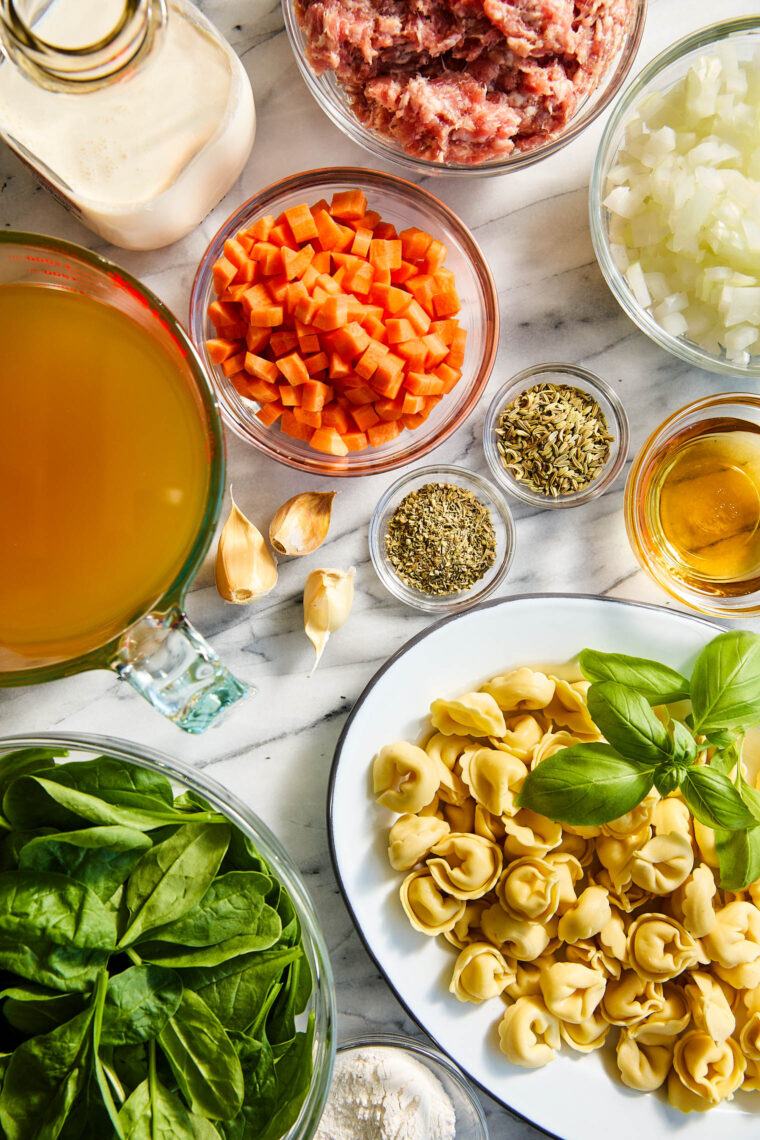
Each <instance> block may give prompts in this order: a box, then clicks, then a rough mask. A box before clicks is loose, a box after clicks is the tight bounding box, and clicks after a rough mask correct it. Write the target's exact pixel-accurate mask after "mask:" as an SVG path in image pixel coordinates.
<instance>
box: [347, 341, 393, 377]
mask: <svg viewBox="0 0 760 1140" xmlns="http://www.w3.org/2000/svg"><path fill="white" fill-rule="evenodd" d="M387 352H388V349H387V347H386V346H385V345H384V344H380V342H379V341H377V340H371V341H370V342H369V344H368V345H367V347H366V348H365V350H364V352H363V353H362V355H361V356H360V357H359V359H358V360H357V362H356V364H355V365H354V371H355V372H357V373H358V374H359V375H360V376H362V377H363V378H364V379H365V380H369V379H370V377H371V376H372V375H373V374H374V372H375V369H376V368H377V366H378V364H379V363H380V361H381V360H382V358H383V357H384V356H385V354H386V353H387Z"/></svg>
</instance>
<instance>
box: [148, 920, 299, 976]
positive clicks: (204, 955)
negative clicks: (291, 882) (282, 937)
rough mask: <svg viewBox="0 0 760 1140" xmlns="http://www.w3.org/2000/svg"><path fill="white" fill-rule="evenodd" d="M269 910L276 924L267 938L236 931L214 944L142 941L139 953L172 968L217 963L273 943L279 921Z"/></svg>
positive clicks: (257, 934) (215, 964)
mask: <svg viewBox="0 0 760 1140" xmlns="http://www.w3.org/2000/svg"><path fill="white" fill-rule="evenodd" d="M267 910H269V908H267ZM270 913H271V914H272V915H273V920H274V922H276V927H275V926H274V925H272V926H271V933H270V934H269V935H267V936H266V937H262V935H260V934H259V933H253V934H238V935H237V937H235V938H226V939H225V940H224V941H223V942H217V944H216V946H178V945H177V944H176V943H174V942H141V943H140V944H139V950H140V956H141V957H142V958H144V959H145V961H146V962H155V963H157V964H160V965H162V966H172V967H174V968H175V969H180V968H182V969H188V968H190V967H194V966H219V965H221V964H222V963H223V962H227V961H228V960H229V959H230V958H237V957H239V956H240V955H241V954H250V953H251V952H252V951H254V950H261V949H262V945H264V946H272V945H274V943H275V942H277V932H278V931H279V929H280V920H279V919H278V918H277V915H276V914H275V913H274V911H271V912H270Z"/></svg>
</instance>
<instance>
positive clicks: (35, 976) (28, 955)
mask: <svg viewBox="0 0 760 1140" xmlns="http://www.w3.org/2000/svg"><path fill="white" fill-rule="evenodd" d="M108 956H109V952H108V951H107V950H76V949H71V948H70V947H68V946H57V945H55V944H54V943H51V942H50V941H49V939H48V938H47V937H46V936H45V935H44V934H43V935H40V936H39V937H36V938H32V937H27V938H26V939H25V941H24V942H23V943H22V942H19V941H18V939H17V938H15V937H14V938H12V939H10V940H9V941H5V940H3V939H1V938H0V968H2V969H5V970H13V971H14V973H16V974H19V975H20V976H21V977H22V978H26V979H27V980H28V981H31V982H38V983H39V984H40V985H43V986H49V987H50V988H51V989H54V990H58V991H59V992H63V993H68V992H73V993H84V992H85V991H86V990H89V989H90V987H91V986H92V985H93V983H94V981H95V979H96V978H97V976H98V974H99V973H100V971H101V970H102V969H103V967H104V966H105V965H106V963H107V961H108Z"/></svg>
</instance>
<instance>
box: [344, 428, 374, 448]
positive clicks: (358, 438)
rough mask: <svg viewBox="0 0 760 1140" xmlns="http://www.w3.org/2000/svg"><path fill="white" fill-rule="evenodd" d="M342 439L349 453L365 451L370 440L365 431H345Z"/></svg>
mask: <svg viewBox="0 0 760 1140" xmlns="http://www.w3.org/2000/svg"><path fill="white" fill-rule="evenodd" d="M342 439H343V442H344V443H345V445H346V447H347V448H348V450H349V451H364V448H365V447H368V446H369V440H368V439H367V436H366V433H365V432H363V431H344V432H343V436H342Z"/></svg>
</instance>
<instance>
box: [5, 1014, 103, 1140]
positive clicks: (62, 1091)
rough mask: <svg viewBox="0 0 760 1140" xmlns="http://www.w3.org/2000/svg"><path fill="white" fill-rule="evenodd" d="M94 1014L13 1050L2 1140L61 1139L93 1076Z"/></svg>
mask: <svg viewBox="0 0 760 1140" xmlns="http://www.w3.org/2000/svg"><path fill="white" fill-rule="evenodd" d="M91 1021H92V1010H85V1011H84V1013H80V1014H79V1015H78V1016H77V1017H75V1018H73V1020H71V1021H67V1022H66V1023H65V1024H64V1025H61V1026H59V1027H58V1028H57V1029H54V1030H53V1031H52V1032H51V1033H46V1034H45V1035H44V1036H42V1037H32V1038H30V1040H29V1041H25V1042H24V1043H23V1044H22V1045H19V1046H18V1048H17V1049H16V1050H15V1051H14V1053H13V1054H12V1056H11V1059H10V1062H9V1063H8V1068H7V1070H6V1073H5V1079H4V1080H3V1087H2V1091H1V1092H0V1134H2V1136H3V1138H4V1140H45V1138H48V1137H50V1138H53V1137H57V1136H58V1134H59V1132H60V1131H61V1128H62V1126H63V1123H64V1121H65V1120H66V1117H67V1115H68V1113H69V1110H70V1109H71V1106H72V1105H73V1104H74V1101H75V1100H76V1098H77V1096H78V1095H79V1094H80V1092H81V1091H82V1089H83V1088H84V1086H85V1084H86V1082H87V1079H88V1076H89V1063H88V1053H89V1039H88V1031H89V1028H90V1023H91Z"/></svg>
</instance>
